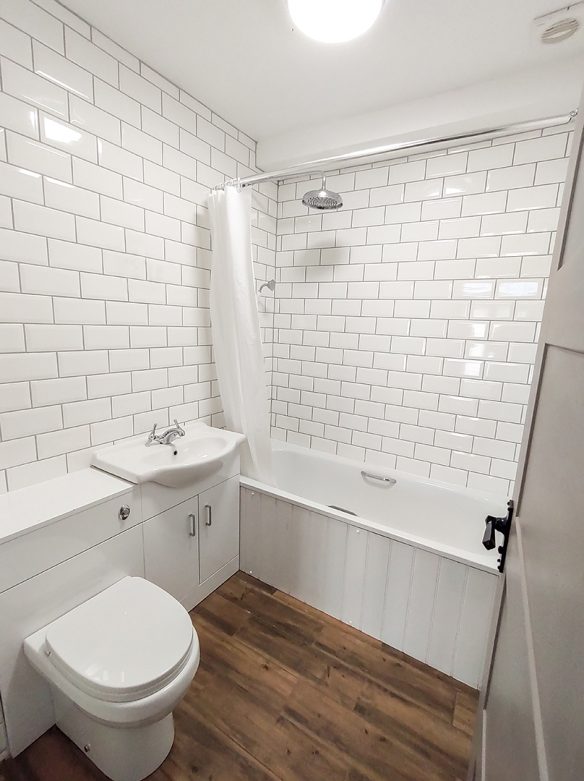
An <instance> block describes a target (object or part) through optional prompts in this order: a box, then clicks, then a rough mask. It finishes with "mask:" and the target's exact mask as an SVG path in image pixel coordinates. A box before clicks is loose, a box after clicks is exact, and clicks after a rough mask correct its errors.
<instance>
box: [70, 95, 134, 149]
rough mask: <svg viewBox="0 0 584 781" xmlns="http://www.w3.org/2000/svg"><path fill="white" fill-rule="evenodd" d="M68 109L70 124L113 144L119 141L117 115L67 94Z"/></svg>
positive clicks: (119, 126)
mask: <svg viewBox="0 0 584 781" xmlns="http://www.w3.org/2000/svg"><path fill="white" fill-rule="evenodd" d="M69 110H70V121H71V124H72V125H76V126H78V127H81V128H83V129H84V130H86V131H87V132H89V133H93V134H94V135H96V136H99V137H100V138H104V139H106V140H107V141H111V142H112V143H114V144H119V143H120V142H121V122H120V120H119V119H118V118H117V117H114V116H112V115H111V114H109V113H108V112H107V111H103V110H102V109H100V108H97V106H94V105H92V104H91V103H88V102H86V101H85V100H81V98H78V97H76V96H75V95H70V96H69Z"/></svg>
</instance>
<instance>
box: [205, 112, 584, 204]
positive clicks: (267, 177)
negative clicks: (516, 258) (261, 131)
mask: <svg viewBox="0 0 584 781" xmlns="http://www.w3.org/2000/svg"><path fill="white" fill-rule="evenodd" d="M577 115H578V110H577V109H575V110H574V111H570V112H569V113H568V114H560V115H558V116H553V117H545V118H544V119H531V120H528V121H526V122H516V123H513V124H509V125H500V126H498V127H487V128H483V129H481V130H472V131H466V132H461V133H457V134H455V135H450V136H434V137H432V136H431V137H429V138H419V139H415V140H413V141H397V142H395V143H393V144H383V145H381V146H374V147H369V148H366V149H359V150H356V151H355V152H346V153H345V154H340V155H331V156H330V157H321V158H318V159H316V160H309V161H307V162H306V163H298V164H297V165H293V166H290V168H282V169H281V170H279V171H269V172H268V173H262V174H254V175H253V176H245V177H242V178H236V179H228V180H227V181H225V182H223V183H222V184H218V185H215V187H213V188H212V189H213V190H223V189H224V187H225V186H227V185H233V186H235V187H238V188H243V187H252V186H253V185H255V184H261V183H262V182H272V181H281V180H284V179H290V178H292V177H294V176H299V175H301V174H318V175H319V176H323V175H324V172H325V171H330V170H334V169H336V168H340V167H341V166H342V165H343V164H344V163H351V162H353V161H354V160H363V159H364V158H368V157H379V156H384V155H389V154H396V153H398V152H405V151H407V150H409V149H423V148H426V147H431V148H434V147H436V146H444V145H446V146H448V145H449V144H455V143H456V142H457V141H468V140H469V139H473V140H476V141H481V140H487V138H498V137H499V136H506V135H511V134H513V133H525V132H527V131H529V130H541V129H542V128H546V127H553V126H555V125H565V124H568V123H569V122H571V121H572V120H573V119H574V118H575V117H576V116H577ZM428 151H431V150H430V149H429V150H428Z"/></svg>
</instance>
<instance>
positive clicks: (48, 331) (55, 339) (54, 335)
mask: <svg viewBox="0 0 584 781" xmlns="http://www.w3.org/2000/svg"><path fill="white" fill-rule="evenodd" d="M24 331H25V334H26V346H27V350H29V351H31V352H56V351H58V350H82V349H83V333H82V329H81V326H80V325H47V324H42V325H40V324H33V325H25V326H24Z"/></svg>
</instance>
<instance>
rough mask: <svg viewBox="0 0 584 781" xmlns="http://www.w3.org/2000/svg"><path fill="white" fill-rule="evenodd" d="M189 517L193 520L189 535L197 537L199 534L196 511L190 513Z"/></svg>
mask: <svg viewBox="0 0 584 781" xmlns="http://www.w3.org/2000/svg"><path fill="white" fill-rule="evenodd" d="M188 519H189V521H190V522H191V530H190V532H189V537H196V536H197V516H196V515H195V514H194V513H189V515H188Z"/></svg>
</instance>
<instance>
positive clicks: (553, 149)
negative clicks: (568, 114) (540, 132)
mask: <svg viewBox="0 0 584 781" xmlns="http://www.w3.org/2000/svg"><path fill="white" fill-rule="evenodd" d="M567 140H568V134H567V133H561V134H560V133H558V134H557V135H553V136H542V137H541V138H533V139H530V140H527V141H519V143H517V144H515V157H514V160H513V162H514V163H515V164H516V165H521V164H524V163H537V162H539V161H541V160H554V159H555V158H561V157H564V156H565V154H566V142H567Z"/></svg>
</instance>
